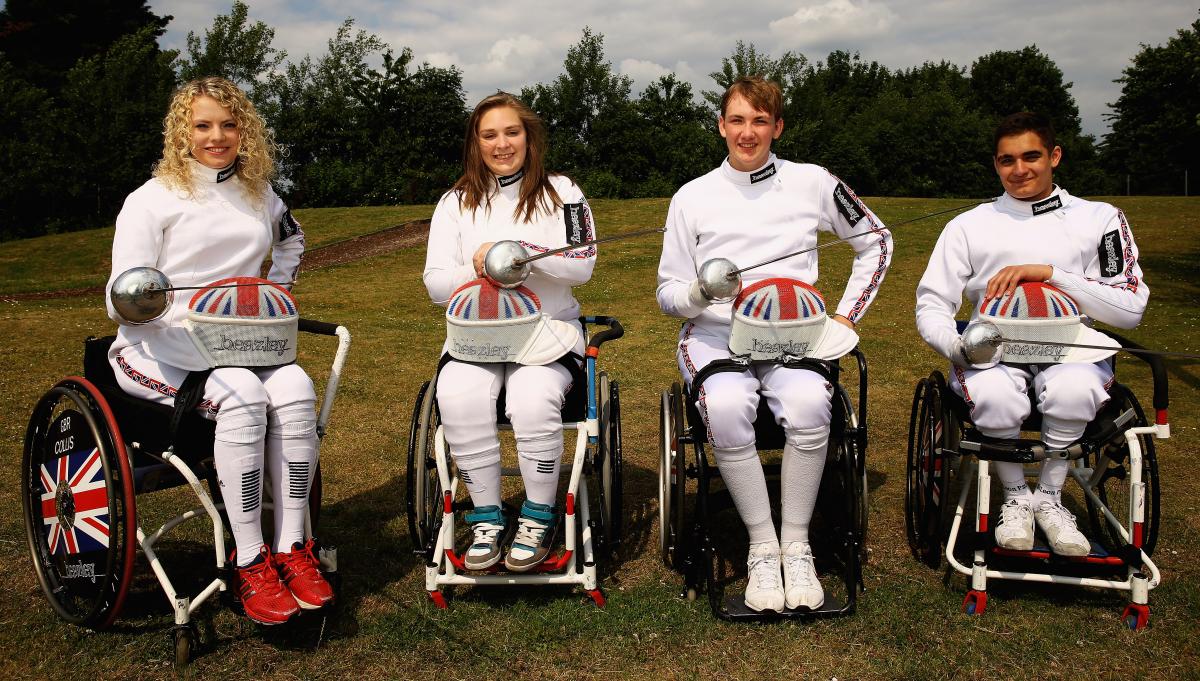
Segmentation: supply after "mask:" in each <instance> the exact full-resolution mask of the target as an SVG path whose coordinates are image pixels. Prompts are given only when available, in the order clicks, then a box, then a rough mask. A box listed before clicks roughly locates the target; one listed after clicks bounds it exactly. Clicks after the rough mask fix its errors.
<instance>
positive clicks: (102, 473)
mask: <svg viewBox="0 0 1200 681" xmlns="http://www.w3.org/2000/svg"><path fill="white" fill-rule="evenodd" d="M21 496H22V506H23V508H24V512H25V513H24V515H25V533H26V537H27V539H28V542H29V550H30V552H31V553H32V557H33V565H34V569H35V570H36V571H37V576H38V581H39V582H40V583H41V586H42V591H43V592H45V594H46V598H47V599H48V600H49V601H50V604H51V605H52V606H53V607H54V610H55V612H57V613H58V615H59V617H61V618H62V619H64V620H66V621H67V622H70V623H72V624H77V625H82V626H87V627H94V628H103V627H106V626H108V625H110V624H112V622H113V621H114V620H115V619H116V618H117V615H119V614H120V611H121V607H122V605H123V604H124V602H125V595H126V593H127V592H128V590H129V583H130V581H132V578H133V559H134V556H135V554H136V551H137V543H136V542H137V537H136V533H135V532H134V531H133V525H134V522H135V518H136V517H137V514H136V507H135V502H134V489H133V474H132V471H131V470H130V465H129V457H128V456H127V454H126V452H125V444H124V442H123V441H122V440H121V433H120V429H119V428H118V427H117V424H116V420H115V419H114V418H113V414H112V410H111V409H110V408H109V406H108V403H107V402H106V401H105V400H104V397H103V396H102V395H101V394H100V392H99V391H98V390H97V389H96V388H95V386H93V385H92V384H91V383H89V382H88V381H86V380H84V379H81V378H74V377H72V378H68V379H65V380H63V381H60V382H59V383H58V384H57V385H55V386H54V387H53V388H51V389H50V390H49V391H48V392H47V393H46V394H45V395H43V396H42V398H41V400H40V401H39V402H38V403H37V406H36V407H35V408H34V410H33V415H32V416H31V417H30V419H29V427H28V429H27V430H26V432H25V449H24V453H23V455H22V458H21Z"/></svg>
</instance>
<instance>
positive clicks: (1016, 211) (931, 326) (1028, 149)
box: [916, 112, 1150, 556]
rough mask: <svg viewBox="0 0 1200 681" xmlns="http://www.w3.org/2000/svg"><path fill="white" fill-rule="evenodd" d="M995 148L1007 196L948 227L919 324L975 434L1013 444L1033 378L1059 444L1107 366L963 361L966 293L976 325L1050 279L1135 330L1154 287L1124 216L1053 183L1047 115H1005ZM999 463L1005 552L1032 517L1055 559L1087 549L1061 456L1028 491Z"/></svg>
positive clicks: (1056, 153) (1073, 428)
mask: <svg viewBox="0 0 1200 681" xmlns="http://www.w3.org/2000/svg"><path fill="white" fill-rule="evenodd" d="M994 142H995V146H994V148H995V157H994V159H993V162H994V165H995V168H996V173H997V174H998V175H999V176H1000V184H1001V185H1002V186H1003V187H1004V194H1002V195H1001V196H1000V198H998V199H997V200H996V201H995V202H994V203H990V204H987V205H981V206H978V207H976V208H974V209H972V210H970V211H968V212H966V213H963V214H962V215H960V216H958V217H956V218H954V219H953V220H951V221H950V223H949V224H947V225H946V228H945V230H944V231H943V232H942V235H941V237H940V238H939V239H938V242H937V245H936V246H935V247H934V249H933V254H932V255H931V256H930V257H929V265H928V267H927V268H926V270H925V274H924V276H923V277H922V278H921V282H920V284H919V285H918V287H917V309H916V313H917V329H918V330H919V331H920V333H921V337H922V338H924V339H925V342H927V343H929V345H930V346H931V347H932V348H933V349H934V350H936V351H937V352H938V353H940V354H941V355H942V356H944V357H946V358H947V359H949V360H950V361H951V363H952V366H951V374H952V377H951V380H950V387H951V389H952V390H953V391H954V392H955V393H957V394H958V395H960V396H962V397H963V398H964V399H965V400H966V402H967V405H968V406H969V407H970V408H971V419H972V421H973V422H974V424H975V427H976V428H978V429H979V432H981V433H982V434H984V435H986V436H991V437H997V438H1014V437H1017V436H1018V435H1019V433H1020V427H1021V423H1022V421H1024V420H1025V418H1026V417H1027V416H1028V415H1029V412H1030V401H1029V398H1028V396H1027V391H1028V387H1029V384H1030V382H1031V381H1032V383H1033V389H1034V396H1035V398H1036V402H1037V406H1038V409H1039V410H1040V411H1041V413H1042V433H1041V439H1042V440H1043V441H1044V442H1045V443H1046V444H1047V445H1049V446H1050V447H1052V448H1062V447H1066V446H1068V445H1070V444H1071V443H1073V442H1074V441H1075V440H1077V439H1079V438H1080V437H1081V436H1082V435H1083V431H1084V428H1085V426H1086V425H1087V423H1088V422H1089V421H1091V420H1092V419H1093V418H1095V416H1096V412H1097V411H1098V410H1099V409H1100V407H1101V406H1102V405H1103V404H1104V403H1105V402H1107V401H1108V393H1107V388H1108V386H1109V385H1111V383H1112V380H1113V375H1112V370H1111V368H1110V367H1109V365H1108V363H1107V362H1105V361H1099V362H1070V361H1066V362H1060V363H1045V364H1030V363H1010V362H1004V363H999V361H998V360H999V359H1000V356H999V354H998V353H997V355H996V356H994V357H993V358H992V359H993V360H994V361H991V362H985V363H983V364H972V363H971V362H970V360H969V359H967V358H966V357H964V355H963V352H962V344H961V341H960V338H959V334H958V332H957V330H956V327H955V321H954V316H955V314H956V313H957V312H958V310H959V305H960V304H961V302H962V298H963V296H964V295H965V296H966V298H967V299H968V301H969V302H970V304H971V305H972V306H973V310H974V311H973V313H972V316H973V318H974V317H977V316H979V315H980V314H981V312H980V309H981V305H983V304H984V303H987V302H990V301H997V300H1000V301H1005V300H1007V299H1008V297H1012V296H1013V295H1014V291H1016V289H1017V286H1018V285H1020V284H1022V283H1023V282H1046V283H1047V284H1050V285H1051V286H1053V287H1055V288H1057V289H1059V290H1060V291H1062V292H1063V293H1066V294H1067V295H1068V296H1070V298H1071V299H1072V300H1073V301H1074V303H1075V304H1076V305H1077V307H1078V311H1079V312H1080V313H1081V314H1082V315H1084V316H1086V317H1090V318H1091V319H1094V320H1097V321H1101V322H1104V323H1106V324H1111V325H1112V326H1116V327H1119V328H1132V327H1134V326H1137V324H1138V322H1139V321H1140V320H1141V317H1142V313H1143V312H1144V311H1145V309H1146V299H1147V297H1148V296H1149V294H1150V291H1149V289H1148V288H1147V287H1146V283H1145V282H1144V281H1142V270H1141V268H1140V267H1139V266H1138V262H1137V254H1138V250H1137V246H1136V245H1135V244H1134V242H1133V233H1132V232H1131V231H1130V229H1129V223H1128V222H1127V221H1126V220H1125V216H1124V215H1123V214H1122V213H1121V211H1119V210H1117V209H1116V208H1114V207H1113V206H1111V205H1109V204H1107V203H1100V202H1096V201H1085V200H1083V199H1080V198H1077V197H1074V196H1071V195H1070V194H1068V193H1067V192H1066V191H1065V190H1063V189H1062V188H1060V187H1058V186H1056V185H1055V184H1054V179H1053V174H1054V169H1055V168H1056V167H1057V166H1058V163H1059V161H1060V159H1061V158H1062V149H1061V148H1060V147H1058V146H1057V145H1056V144H1055V143H1054V129H1053V128H1052V127H1051V125H1050V122H1049V121H1048V120H1047V119H1046V118H1045V117H1044V116H1041V115H1038V114H1034V113H1029V112H1022V113H1016V114H1012V115H1011V116H1008V117H1007V118H1005V119H1004V120H1003V121H1001V123H1000V125H999V127H997V129H996V133H995V138H994ZM1014 299H1015V298H1014ZM1004 308H1007V306H1005V305H1003V304H1002V305H1001V306H1000V309H1004ZM989 313H990V308H989ZM994 466H995V470H996V475H997V477H998V478H999V479H1000V482H1001V484H1002V486H1003V487H1004V498H1005V501H1004V504H1003V505H1002V506H1001V509H1000V522H999V523H998V524H997V525H996V529H995V537H996V543H997V544H998V545H999V546H1001V547H1003V548H1008V549H1014V550H1029V549H1031V548H1032V547H1033V543H1034V525H1035V522H1036V525H1037V526H1038V527H1040V528H1041V529H1042V532H1043V533H1044V534H1045V535H1046V539H1047V540H1048V541H1049V544H1050V549H1051V550H1052V551H1053V552H1054V553H1057V554H1060V555H1067V556H1081V555H1087V554H1088V552H1089V551H1090V548H1091V547H1090V543H1089V542H1088V540H1087V538H1086V537H1084V535H1083V533H1081V532H1080V531H1079V529H1078V528H1077V527H1076V525H1075V517H1074V516H1073V515H1072V514H1071V512H1070V511H1068V510H1067V509H1066V508H1065V507H1063V505H1062V503H1061V493H1062V487H1063V484H1064V483H1065V481H1066V477H1067V468H1068V462H1067V461H1066V460H1063V459H1057V460H1047V461H1046V462H1044V463H1043V465H1042V467H1041V471H1040V474H1039V476H1038V483H1037V487H1036V489H1035V490H1033V491H1030V489H1029V487H1028V486H1027V485H1026V483H1025V475H1024V472H1023V469H1022V466H1021V464H1017V463H1006V462H996V463H995V464H994Z"/></svg>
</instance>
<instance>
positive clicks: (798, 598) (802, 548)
mask: <svg viewBox="0 0 1200 681" xmlns="http://www.w3.org/2000/svg"><path fill="white" fill-rule="evenodd" d="M780 558H781V559H782V561H783V590H784V593H785V594H786V602H787V607H789V608H800V607H805V608H808V609H810V610H815V609H817V608H819V607H821V604H822V603H824V602H825V590H824V589H822V588H821V581H820V580H819V579H817V568H816V566H814V565H813V555H812V548H810V547H809V545H808V542H802V541H790V542H788V543H786V544H784V545H783V548H782V549H781V551H780Z"/></svg>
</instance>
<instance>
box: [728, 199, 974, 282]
mask: <svg viewBox="0 0 1200 681" xmlns="http://www.w3.org/2000/svg"><path fill="white" fill-rule="evenodd" d="M995 200H996V199H988V200H987V201H977V202H975V203H968V204H966V205H962V206H955V207H954V208H947V209H945V210H939V211H937V212H935V213H929V214H928V215H922V216H920V217H915V218H910V219H908V220H902V221H901V222H897V223H894V224H892V225H891V226H890V227H888V226H887V225H884V227H888V228H889V229H895V228H897V227H903V226H904V225H907V224H910V223H913V222H918V221H920V220H927V219H929V218H932V217H936V216H938V215H945V214H946V213H954V212H956V211H960V210H966V209H967V208H974V207H976V206H982V205H984V204H985V203H992V202H994V201H995ZM874 233H875V232H874V231H873V230H867V231H865V232H860V233H858V234H851V235H850V236H845V237H841V238H838V239H834V240H833V241H827V242H825V243H823V244H820V245H817V246H811V247H809V248H804V249H801V250H799V251H793V252H791V253H786V254H784V255H780V256H776V257H774V258H771V259H769V260H764V261H762V262H760V263H756V264H754V265H750V266H748V267H743V268H742V269H740V270H734V271H733V272H730V273H729V276H730V278H732V277H735V276H737V275H739V274H741V273H742V272H745V271H747V270H752V269H755V268H757V267H762V266H763V265H770V264H771V263H775V262H779V261H780V260H787V259H788V258H794V257H796V256H797V255H804V254H805V253H812V252H813V251H819V250H821V249H822V248H828V247H830V246H833V245H834V244H840V243H845V242H847V241H850V240H852V239H857V238H859V237H861V236H869V235H871V234H874Z"/></svg>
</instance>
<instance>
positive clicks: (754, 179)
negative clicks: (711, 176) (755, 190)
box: [721, 153, 779, 186]
mask: <svg viewBox="0 0 1200 681" xmlns="http://www.w3.org/2000/svg"><path fill="white" fill-rule="evenodd" d="M778 164H779V162H778V161H777V160H776V159H775V154H774V153H772V154H771V155H770V156H768V157H767V162H766V163H765V164H763V167H761V168H759V169H757V170H752V171H750V172H748V173H744V172H742V171H740V170H737V169H735V168H734V167H733V166H731V165H729V157H728V156H726V157H725V160H724V161H722V162H721V174H722V175H724V176H725V177H726V178H727V179H728V180H729V181H730V182H732V183H734V184H740V185H744V186H750V185H752V184H760V183H762V182H763V180H768V179H770V178H772V177H774V176H775V173H776V171H777V169H778V167H779V165H778Z"/></svg>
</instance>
